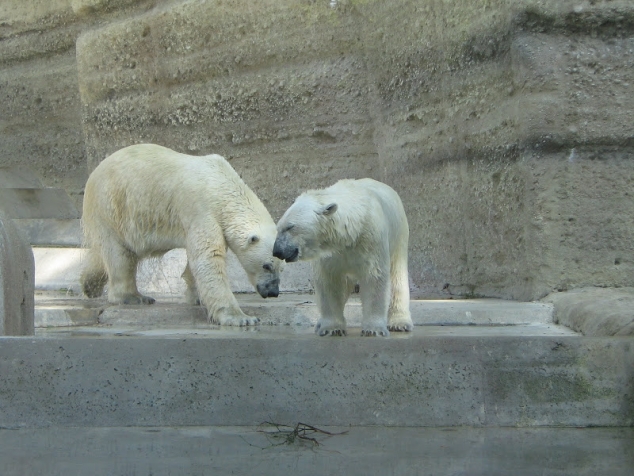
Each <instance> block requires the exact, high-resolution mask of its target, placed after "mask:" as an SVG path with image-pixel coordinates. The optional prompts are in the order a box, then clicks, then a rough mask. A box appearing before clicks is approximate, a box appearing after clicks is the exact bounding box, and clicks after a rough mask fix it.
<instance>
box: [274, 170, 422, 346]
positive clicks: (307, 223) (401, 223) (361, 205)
mask: <svg viewBox="0 0 634 476" xmlns="http://www.w3.org/2000/svg"><path fill="white" fill-rule="evenodd" d="M408 241H409V228H408V225H407V217H406V216H405V210H404V209H403V204H402V203H401V199H400V198H399V196H398V194H397V193H396V192H395V191H394V190H393V189H392V188H390V187H388V186H387V185H385V184H383V183H381V182H377V181H376V180H372V179H362V180H340V181H339V182H337V183H336V184H334V185H333V186H331V187H329V188H326V189H323V190H311V191H308V192H305V193H303V194H302V195H300V196H299V197H298V198H297V199H296V200H295V203H293V205H291V207H290V208H289V209H288V210H286V213H284V215H283V216H282V218H281V219H280V221H279V222H278V224H277V239H276V240H275V247H274V248H273V255H274V256H275V257H277V258H280V259H284V260H286V261H289V262H290V261H297V260H315V261H314V263H313V271H314V278H315V283H314V284H315V294H316V297H317V305H318V306H319V310H320V312H321V319H320V320H319V322H318V323H317V326H316V327H315V332H317V333H318V334H319V335H322V336H323V335H328V334H330V335H345V334H346V321H345V318H344V315H343V310H344V306H345V304H346V301H347V300H348V296H349V295H350V293H351V292H352V289H353V288H354V287H355V284H356V283H357V282H358V283H359V286H360V292H361V304H362V306H363V318H362V323H361V326H362V328H361V335H365V336H374V335H382V336H388V335H389V334H390V333H389V330H392V331H411V330H412V329H413V323H412V318H411V316H410V311H409V281H408V274H407V246H408ZM388 329H389V330H388Z"/></svg>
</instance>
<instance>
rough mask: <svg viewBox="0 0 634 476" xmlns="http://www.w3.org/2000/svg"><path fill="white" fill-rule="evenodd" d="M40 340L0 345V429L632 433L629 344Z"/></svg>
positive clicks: (433, 336) (97, 333) (252, 336)
mask: <svg viewBox="0 0 634 476" xmlns="http://www.w3.org/2000/svg"><path fill="white" fill-rule="evenodd" d="M359 333H360V332H359V329H358V328H356V329H355V328H351V329H350V332H349V335H348V336H347V337H341V338H332V337H325V338H320V337H317V336H316V335H315V334H314V333H313V331H312V328H310V327H308V326H293V325H289V326H279V325H278V326H257V327H254V328H247V329H243V328H217V327H207V328H195V327H192V328H184V327H181V328H148V327H146V328H141V327H139V328H134V327H130V326H103V325H101V326H88V327H75V328H72V327H71V328H50V329H40V330H38V331H37V332H36V336H35V337H23V338H18V337H15V338H9V337H6V338H2V339H0V375H2V377H3V378H2V381H1V382H0V408H2V409H3V411H2V412H0V427H7V428H15V427H17V428H35V427H46V426H57V427H59V426H62V427H63V426H69V427H70V426H77V427H112V426H192V425H193V426H197V425H203V426H218V425H220V426H223V425H239V426H242V425H257V424H259V423H260V422H262V421H266V420H272V421H277V422H292V421H302V422H308V423H310V424H313V425H322V426H327V425H331V426H337V425H338V426H342V425H343V426H346V425H353V426H359V425H360V426H367V425H379V426H428V427H445V426H472V427H504V426H526V427H535V426H564V427H566V426H631V425H633V424H634V404H633V403H632V368H634V351H633V348H632V342H631V339H630V338H615V337H611V338H589V337H583V336H580V335H578V334H575V333H573V332H572V331H569V330H568V329H567V328H563V327H559V326H556V325H552V324H550V325H548V324H534V325H530V326H519V325H517V326H417V327H416V328H415V330H414V332H412V333H392V335H391V336H390V337H389V338H367V337H360V336H359Z"/></svg>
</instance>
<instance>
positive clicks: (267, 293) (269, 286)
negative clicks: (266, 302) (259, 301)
mask: <svg viewBox="0 0 634 476" xmlns="http://www.w3.org/2000/svg"><path fill="white" fill-rule="evenodd" d="M256 289H257V290H258V294H259V295H260V296H262V297H263V298H264V299H266V298H270V297H277V296H279V295H280V280H279V278H276V279H274V280H272V281H269V282H268V283H266V284H258V285H257V286H256Z"/></svg>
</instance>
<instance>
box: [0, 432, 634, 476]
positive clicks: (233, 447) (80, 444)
mask: <svg viewBox="0 0 634 476" xmlns="http://www.w3.org/2000/svg"><path fill="white" fill-rule="evenodd" d="M296 423H297V422H296V421H292V422H288V424H289V425H291V426H293V427H294V426H295V425H296ZM319 429H320V430H321V429H323V430H325V431H328V432H330V433H338V432H342V431H345V432H346V433H344V434H341V435H334V436H328V435H326V434H323V433H306V436H307V437H310V438H314V439H315V440H316V441H317V442H318V444H315V443H314V442H313V441H310V440H302V439H300V438H295V439H291V438H289V436H291V435H292V433H290V434H289V432H290V431H291V430H292V428H279V429H278V428H276V427H275V428H272V427H267V426H260V427H235V426H232V427H204V426H202V427H200V426H197V427H158V428H138V427H136V428H44V429H28V430H24V429H22V430H0V474H2V475H3V476H24V475H42V476H70V475H91V476H112V475H149V474H151V475H155V476H160V475H225V474H237V475H259V476H268V475H271V476H278V475H280V474H306V475H312V476H321V475H333V474H345V475H348V476H355V475H359V476H368V475H386V474H389V475H396V476H417V475H469V476H497V475H505V476H506V475H514V476H535V475H558V476H595V475H601V476H630V475H631V474H632V461H633V460H634V429H632V428H586V429H577V428H574V429H571V428H533V429H527V428H521V429H518V428H488V429H473V428H411V427H410V428H382V427H352V428H351V427H325V428H319Z"/></svg>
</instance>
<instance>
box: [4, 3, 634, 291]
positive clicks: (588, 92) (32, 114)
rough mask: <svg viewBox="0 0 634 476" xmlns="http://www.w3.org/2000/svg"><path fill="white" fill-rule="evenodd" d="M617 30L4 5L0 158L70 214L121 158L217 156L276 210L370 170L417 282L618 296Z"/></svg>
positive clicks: (248, 11) (621, 139)
mask: <svg viewBox="0 0 634 476" xmlns="http://www.w3.org/2000/svg"><path fill="white" fill-rule="evenodd" d="M209 25H214V28H213V29H210V28H209ZM633 38H634V6H633V5H632V2H631V1H629V0H613V1H610V2H584V1H577V0H546V1H542V0H540V1H537V0H521V1H511V0H493V1H489V2H486V3H485V4H483V3H482V2H481V1H478V0H459V1H453V2H444V1H443V2H441V1H427V0H425V1H422V0H421V1H408V0H395V1H391V2H383V1H376V0H371V1H363V2H359V1H356V0H346V1H337V2H328V1H326V0H324V1H304V0H282V1H279V0H276V1H262V2H256V3H254V2H251V1H246V0H229V1H226V0H225V1H220V0H209V1H205V2H202V1H201V2H191V1H181V0H176V1H171V0H145V1H140V2H133V1H130V0H55V1H52V2H40V1H36V0H28V1H23V0H8V1H5V2H3V5H2V6H0V39H1V40H2V43H3V49H2V52H1V53H0V84H1V85H2V88H3V91H5V92H6V94H5V97H4V101H3V103H2V104H1V105H0V131H1V132H2V134H3V137H4V138H5V142H4V149H3V156H2V158H1V159H0V162H1V163H3V164H4V163H7V164H19V163H25V164H27V165H30V166H32V167H33V168H34V170H36V171H37V172H39V173H40V175H42V177H43V178H44V181H45V182H46V185H48V186H50V185H55V186H62V187H64V188H65V189H66V190H68V192H69V194H70V195H71V197H72V198H73V199H74V200H75V202H76V203H77V204H78V205H79V204H80V202H81V190H82V188H83V184H84V182H85V179H86V176H87V173H88V172H89V171H90V170H91V169H92V168H93V167H94V166H95V165H96V164H97V163H98V162H99V161H100V160H102V159H103V158H104V157H105V156H106V155H107V154H109V153H111V152H113V151H114V150H116V149H118V148H121V147H123V146H126V145H130V144H133V143H139V142H156V143H160V144H162V145H166V146H169V147H171V148H173V149H176V150H180V151H182V152H186V153H189V154H194V155H201V154H206V153H212V152H213V153H220V154H223V155H225V156H226V157H227V158H228V159H229V160H230V161H231V163H232V164H233V166H234V167H235V168H236V169H237V170H238V172H239V173H240V174H241V175H242V176H243V177H244V179H245V181H246V182H247V183H248V184H249V186H250V187H251V188H252V189H253V190H254V191H255V192H256V193H257V194H258V195H259V196H260V198H261V199H262V200H263V202H264V203H265V205H266V206H267V207H268V208H269V209H270V211H271V214H272V216H273V217H274V218H278V217H279V216H281V213H282V212H283V210H285V209H286V208H287V207H288V206H289V205H290V203H291V202H292V200H293V199H294V197H295V196H296V195H298V194H299V193H300V192H301V191H303V190H305V189H307V188H319V187H323V186H326V185H329V184H331V183H333V182H334V181H336V180H337V179H340V178H344V177H348V178H359V177H363V176H369V177H372V178H375V179H379V180H382V181H385V182H386V183H388V184H389V185H391V186H393V187H394V188H395V189H396V190H397V191H398V192H399V193H400V194H401V196H402V198H403V202H404V206H405V208H406V211H407V213H408V217H409V222H410V228H411V241H410V275H411V285H412V287H413V289H414V290H415V291H417V292H418V291H421V292H424V293H432V292H436V293H440V292H441V291H442V290H443V289H450V290H452V292H453V293H454V294H457V295H461V296H471V297H473V296H489V297H503V298H511V299H522V300H532V299H538V298H541V297H543V296H545V295H547V294H549V293H551V292H553V291H555V290H565V289H574V288H580V287H588V286H601V287H619V286H632V285H633V283H634V258H633V256H634V248H633V246H634V244H633V243H634V223H633V222H632V217H633V216H634V202H633V201H632V200H631V193H632V192H631V182H632V180H633V179H634V169H633V167H634V166H633V165H632V164H634V160H633V158H634V152H633V151H634V149H633V146H634V144H633V142H632V134H631V124H632V120H633V119H632V114H633V113H632V111H634V102H633V101H634V96H632V94H630V90H631V86H632V84H634V67H633V65H634V39H633Z"/></svg>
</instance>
